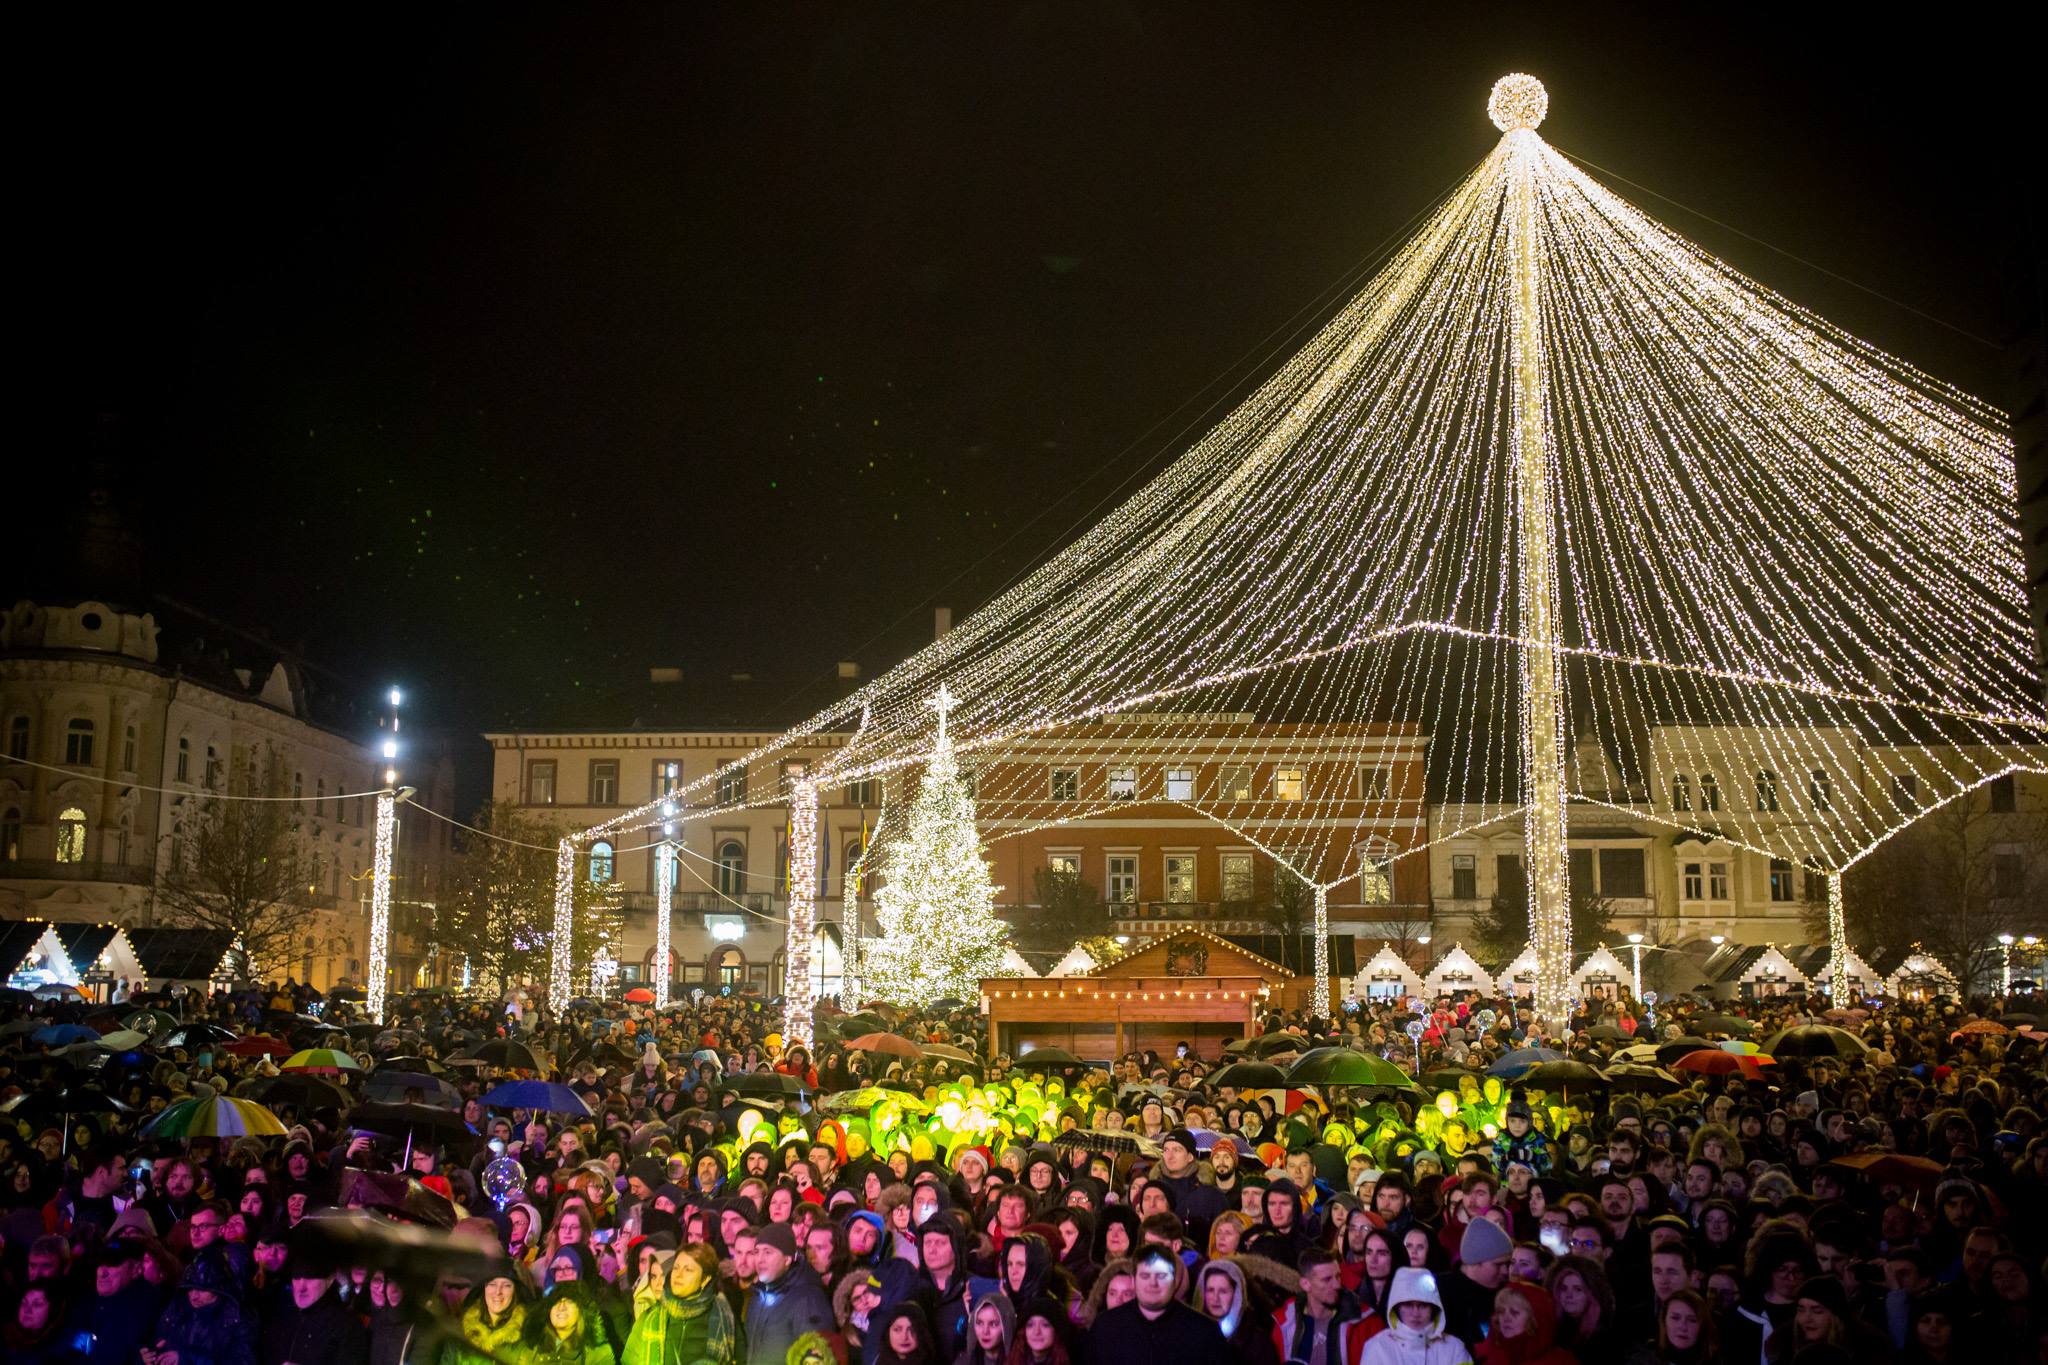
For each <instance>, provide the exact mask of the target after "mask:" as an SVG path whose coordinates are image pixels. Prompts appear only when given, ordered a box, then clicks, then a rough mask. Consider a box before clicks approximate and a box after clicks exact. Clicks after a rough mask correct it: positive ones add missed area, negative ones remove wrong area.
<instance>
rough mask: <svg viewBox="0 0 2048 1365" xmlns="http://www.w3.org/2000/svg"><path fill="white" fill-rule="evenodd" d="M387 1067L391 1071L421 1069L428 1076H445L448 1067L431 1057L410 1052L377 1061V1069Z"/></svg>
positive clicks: (381, 1069)
mask: <svg viewBox="0 0 2048 1365" xmlns="http://www.w3.org/2000/svg"><path fill="white" fill-rule="evenodd" d="M387 1068H389V1069H390V1070H393V1071H422V1072H425V1073H426V1074H427V1075H429V1076H445V1075H447V1074H448V1068H447V1067H445V1066H443V1065H441V1064H440V1063H439V1062H437V1061H435V1060H434V1059H433V1058H432V1057H418V1056H414V1055H412V1054H410V1053H408V1054H407V1055H405V1056H403V1057H386V1058H385V1059H384V1060H383V1061H381V1062H379V1063H377V1069H378V1070H379V1071H383V1070H385V1069H387Z"/></svg>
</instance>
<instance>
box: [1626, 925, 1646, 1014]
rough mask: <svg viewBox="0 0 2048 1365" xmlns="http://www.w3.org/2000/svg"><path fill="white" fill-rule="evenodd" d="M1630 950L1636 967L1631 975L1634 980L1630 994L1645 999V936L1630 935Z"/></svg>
mask: <svg viewBox="0 0 2048 1365" xmlns="http://www.w3.org/2000/svg"><path fill="white" fill-rule="evenodd" d="M1628 948H1629V952H1630V954H1631V955H1633V956H1634V958H1635V967H1634V969H1633V972H1632V974H1631V975H1632V978H1633V979H1632V981H1631V983H1630V984H1631V990H1630V994H1632V995H1634V996H1635V998H1636V999H1638V1000H1641V999H1642V998H1643V936H1642V935H1641V934H1630V935H1629V936H1628Z"/></svg>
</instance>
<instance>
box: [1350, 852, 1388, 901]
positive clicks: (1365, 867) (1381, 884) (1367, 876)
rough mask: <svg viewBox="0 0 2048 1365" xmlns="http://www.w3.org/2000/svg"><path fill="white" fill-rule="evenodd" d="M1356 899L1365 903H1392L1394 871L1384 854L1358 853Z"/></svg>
mask: <svg viewBox="0 0 2048 1365" xmlns="http://www.w3.org/2000/svg"><path fill="white" fill-rule="evenodd" d="M1358 899H1359V900H1360V902H1362V903H1363V904H1366V905H1392V904H1393V903H1394V871H1393V868H1392V867H1391V866H1390V865H1389V864H1388V862H1387V858H1386V855H1385V854H1375V853H1365V854H1361V855H1360V861H1359V865H1358Z"/></svg>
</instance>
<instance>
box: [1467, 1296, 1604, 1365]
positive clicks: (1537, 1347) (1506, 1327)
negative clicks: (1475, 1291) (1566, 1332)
mask: <svg viewBox="0 0 2048 1365" xmlns="http://www.w3.org/2000/svg"><path fill="white" fill-rule="evenodd" d="M1473 1359H1474V1361H1475V1362H1476V1365H1579V1360H1578V1357H1577V1356H1575V1355H1573V1354H1572V1353H1571V1352H1570V1351H1567V1350H1566V1349H1565V1348H1564V1347H1562V1346H1560V1345H1558V1344H1557V1307H1556V1305H1555V1304H1553V1303H1552V1302H1551V1300H1550V1295H1549V1294H1548V1293H1546V1292H1545V1291H1544V1289H1543V1287H1542V1286H1541V1285H1534V1284H1524V1283H1522V1282H1520V1281H1517V1282H1515V1283H1512V1284H1508V1285H1504V1286H1502V1287H1501V1291H1500V1292H1499V1293H1498V1294H1496V1295H1494V1297H1493V1320H1492V1322H1491V1323H1490V1324H1489V1326H1488V1328H1487V1333H1486V1337H1485V1339H1484V1340H1483V1341H1481V1342H1480V1343H1479V1346H1478V1349H1477V1350H1476V1351H1475V1352H1474V1353H1473Z"/></svg>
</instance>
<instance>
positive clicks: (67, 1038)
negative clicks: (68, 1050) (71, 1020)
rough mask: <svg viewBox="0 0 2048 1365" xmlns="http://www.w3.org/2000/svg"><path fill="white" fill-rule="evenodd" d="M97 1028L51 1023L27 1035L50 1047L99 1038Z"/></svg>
mask: <svg viewBox="0 0 2048 1365" xmlns="http://www.w3.org/2000/svg"><path fill="white" fill-rule="evenodd" d="M99 1036H100V1035H99V1030H98V1029H89V1028H87V1027H86V1026H85V1025H83V1024H52V1025H50V1026H49V1027H48V1028H39V1029H37V1030H36V1031H35V1032H34V1033H31V1034H30V1035H29V1037H30V1038H33V1039H34V1040H35V1041H36V1042H38V1043H45V1044H47V1045H49V1046H50V1047H62V1046H64V1045H65V1044H66V1043H90V1042H94V1041H96V1040H97V1039H98V1038H99Z"/></svg>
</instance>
